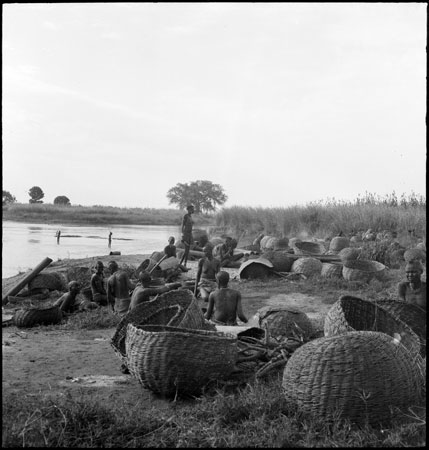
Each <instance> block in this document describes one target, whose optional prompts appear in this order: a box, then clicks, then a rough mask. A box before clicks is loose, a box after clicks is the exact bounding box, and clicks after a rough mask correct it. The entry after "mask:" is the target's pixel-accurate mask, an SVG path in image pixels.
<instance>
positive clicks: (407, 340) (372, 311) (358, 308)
mask: <svg viewBox="0 0 429 450" xmlns="http://www.w3.org/2000/svg"><path fill="white" fill-rule="evenodd" d="M350 331H379V332H382V333H385V334H388V335H390V336H392V337H395V334H397V335H400V338H401V341H400V343H401V344H402V345H403V346H404V347H406V348H407V349H408V351H409V352H410V353H412V354H413V355H418V354H419V352H420V341H419V338H418V336H417V334H416V333H415V332H414V331H413V330H412V329H411V328H410V327H409V326H408V325H407V324H406V323H405V322H403V321H402V320H400V319H399V318H398V317H396V316H395V315H393V314H391V313H390V312H388V311H386V310H385V309H384V308H382V307H380V306H377V304H376V303H375V302H371V301H368V300H364V299H362V298H359V297H353V296H351V295H343V296H341V297H340V298H339V300H337V301H336V302H335V303H334V304H333V305H332V307H331V308H330V310H329V311H328V313H327V314H326V317H325V323H324V332H325V336H335V335H337V334H344V333H348V332H350Z"/></svg>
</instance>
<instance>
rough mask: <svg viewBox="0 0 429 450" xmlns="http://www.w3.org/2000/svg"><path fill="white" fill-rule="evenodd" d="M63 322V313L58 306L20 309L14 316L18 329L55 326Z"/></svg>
mask: <svg viewBox="0 0 429 450" xmlns="http://www.w3.org/2000/svg"><path fill="white" fill-rule="evenodd" d="M61 320H62V313H61V310H60V308H59V307H58V306H50V305H49V306H45V307H38V308H35V307H31V308H23V309H19V310H18V311H16V312H15V314H14V316H13V321H14V323H15V325H16V326H17V327H18V328H31V327H34V326H35V325H55V324H57V323H60V322H61Z"/></svg>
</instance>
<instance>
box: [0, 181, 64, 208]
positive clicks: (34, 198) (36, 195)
mask: <svg viewBox="0 0 429 450" xmlns="http://www.w3.org/2000/svg"><path fill="white" fill-rule="evenodd" d="M28 195H29V196H30V199H29V201H28V203H43V200H42V198H43V197H44V196H45V194H44V192H43V190H42V189H41V188H40V187H39V186H33V187H32V188H31V189H30V190H29V191H28ZM11 203H16V197H15V196H14V195H12V194H11V193H10V192H9V191H5V190H3V205H9V204H11ZM54 205H65V206H70V205H71V203H70V199H69V198H68V197H66V196H65V195H58V196H57V197H55V199H54Z"/></svg>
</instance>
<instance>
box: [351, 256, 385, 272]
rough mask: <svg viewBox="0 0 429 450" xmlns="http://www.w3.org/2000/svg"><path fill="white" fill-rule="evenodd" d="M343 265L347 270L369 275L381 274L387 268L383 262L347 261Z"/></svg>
mask: <svg viewBox="0 0 429 450" xmlns="http://www.w3.org/2000/svg"><path fill="white" fill-rule="evenodd" d="M343 265H344V267H346V268H347V269H354V270H360V271H361V272H368V273H372V272H380V271H382V270H384V269H386V266H385V265H384V264H382V263H381V262H378V261H372V260H365V259H354V260H346V261H344V263H343Z"/></svg>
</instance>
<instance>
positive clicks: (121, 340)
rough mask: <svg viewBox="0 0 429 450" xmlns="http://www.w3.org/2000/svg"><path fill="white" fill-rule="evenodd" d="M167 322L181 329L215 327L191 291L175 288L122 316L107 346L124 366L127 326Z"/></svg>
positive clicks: (125, 360)
mask: <svg viewBox="0 0 429 450" xmlns="http://www.w3.org/2000/svg"><path fill="white" fill-rule="evenodd" d="M130 323H132V324H133V325H136V326H137V325H171V326H176V327H181V328H191V329H201V330H212V331H213V330H215V329H216V327H215V326H214V325H213V324H211V323H210V322H208V321H207V320H205V319H204V315H203V312H202V311H201V308H200V307H199V305H198V302H197V300H196V298H195V297H194V295H193V294H192V292H191V291H189V290H187V289H177V290H173V291H169V292H166V293H164V294H161V295H158V296H157V297H156V298H155V299H153V300H151V301H149V302H144V303H141V304H140V305H138V306H136V307H135V308H133V309H132V310H130V311H129V312H128V313H127V314H125V315H124V317H122V319H121V321H120V322H119V324H118V326H117V327H116V331H115V334H114V335H113V337H112V339H111V342H110V343H111V345H112V347H113V350H114V351H115V353H116V355H117V356H118V358H119V359H120V360H121V362H122V363H123V364H125V365H127V354H126V350H125V339H126V337H127V326H128V324H130Z"/></svg>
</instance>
